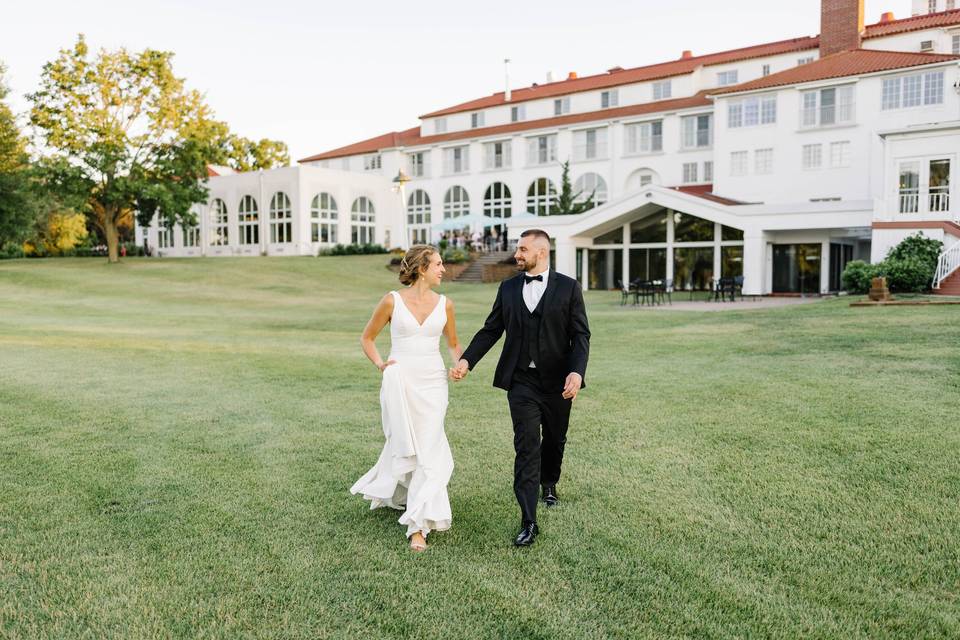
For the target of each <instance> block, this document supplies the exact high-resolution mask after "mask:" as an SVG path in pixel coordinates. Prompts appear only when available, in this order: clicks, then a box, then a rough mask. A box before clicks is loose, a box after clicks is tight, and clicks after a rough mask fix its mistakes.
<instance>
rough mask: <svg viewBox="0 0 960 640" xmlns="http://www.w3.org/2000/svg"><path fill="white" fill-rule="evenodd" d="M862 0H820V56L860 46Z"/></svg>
mask: <svg viewBox="0 0 960 640" xmlns="http://www.w3.org/2000/svg"><path fill="white" fill-rule="evenodd" d="M862 34H863V0H821V2H820V57H821V58H822V57H824V56H828V55H830V54H831V53H838V52H840V51H848V50H850V49H859V48H860V36H861V35H862Z"/></svg>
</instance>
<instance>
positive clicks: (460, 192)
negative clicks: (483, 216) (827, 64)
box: [443, 185, 470, 219]
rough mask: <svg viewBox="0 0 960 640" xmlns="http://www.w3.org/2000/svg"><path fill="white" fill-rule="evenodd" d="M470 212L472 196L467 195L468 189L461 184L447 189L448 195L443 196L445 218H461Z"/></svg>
mask: <svg viewBox="0 0 960 640" xmlns="http://www.w3.org/2000/svg"><path fill="white" fill-rule="evenodd" d="M469 213H470V196H469V195H467V190H466V189H464V188H463V187H461V186H460V185H454V186H452V187H450V188H449V189H447V193H446V195H444V196H443V217H444V219H447V218H459V217H460V216H465V215H469Z"/></svg>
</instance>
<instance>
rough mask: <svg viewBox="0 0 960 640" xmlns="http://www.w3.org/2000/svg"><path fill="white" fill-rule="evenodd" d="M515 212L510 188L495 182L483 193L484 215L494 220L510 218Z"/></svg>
mask: <svg viewBox="0 0 960 640" xmlns="http://www.w3.org/2000/svg"><path fill="white" fill-rule="evenodd" d="M512 212H513V201H512V199H511V198H510V187H508V186H507V185H505V184H504V183H502V182H494V183H493V184H492V185H490V186H489V187H487V190H486V191H485V192H484V193H483V215H485V216H487V217H492V218H509V217H510V214H511V213H512Z"/></svg>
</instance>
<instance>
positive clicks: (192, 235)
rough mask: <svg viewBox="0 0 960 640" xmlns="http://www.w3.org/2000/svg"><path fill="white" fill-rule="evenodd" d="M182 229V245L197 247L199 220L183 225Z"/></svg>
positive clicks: (198, 241) (198, 243)
mask: <svg viewBox="0 0 960 640" xmlns="http://www.w3.org/2000/svg"><path fill="white" fill-rule="evenodd" d="M182 229H183V246H185V247H199V246H200V221H199V220H197V221H195V222H194V223H193V224H185V225H183V227H182Z"/></svg>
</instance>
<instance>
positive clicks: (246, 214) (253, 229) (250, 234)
mask: <svg viewBox="0 0 960 640" xmlns="http://www.w3.org/2000/svg"><path fill="white" fill-rule="evenodd" d="M239 217H240V244H260V210H259V209H258V208H257V201H256V200H254V199H253V196H243V198H242V199H241V200H240V216H239Z"/></svg>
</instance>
